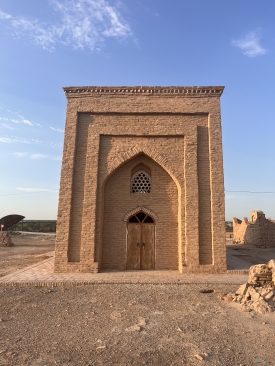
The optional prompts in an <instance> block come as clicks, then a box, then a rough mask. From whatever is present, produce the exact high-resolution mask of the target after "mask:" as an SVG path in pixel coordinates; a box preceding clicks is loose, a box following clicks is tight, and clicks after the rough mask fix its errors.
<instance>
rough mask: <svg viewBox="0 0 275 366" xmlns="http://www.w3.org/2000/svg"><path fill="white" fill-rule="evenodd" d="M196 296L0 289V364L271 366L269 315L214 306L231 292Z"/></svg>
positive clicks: (156, 288)
mask: <svg viewBox="0 0 275 366" xmlns="http://www.w3.org/2000/svg"><path fill="white" fill-rule="evenodd" d="M204 288H205V286H202V285H191V284H190V285H176V284H175V285H171V284H170V285H149V284H147V285H138V284H132V285H121V284H120V285H102V284H101V285H100V284H99V285H92V286H83V287H72V288H70V287H69V288H68V287H65V288H54V289H50V290H49V289H46V288H21V289H20V288H1V289H0V299H1V300H0V304H1V305H0V318H1V320H2V321H1V322H0V364H1V365H8V366H12V365H28V366H40V365H41V366H42V365H43V366H51V365H64V366H65V365H119V366H120V365H121V366H122V365H125V366H126V365H127V366H128V365H163V366H164V365H167V366H168V365H169V366H170V365H189V366H191V365H192V366H193V365H213V366H214V365H222V366H235V365H238V366H239V365H243V366H248V365H255V364H257V365H275V359H274V344H275V321H274V315H273V314H271V315H265V316H263V315H256V314H253V313H251V312H250V313H245V312H242V311H241V310H240V309H239V308H238V305H237V304H234V303H228V302H224V301H221V300H219V299H218V295H219V294H223V293H227V292H229V291H231V290H234V286H232V285H231V286H230V285H215V286H211V287H208V288H211V289H213V290H214V291H215V292H213V293H210V294H207V293H201V292H200V290H202V289H204ZM196 355H199V357H202V358H203V359H204V360H202V361H201V360H199V359H198V358H197V357H198V356H196Z"/></svg>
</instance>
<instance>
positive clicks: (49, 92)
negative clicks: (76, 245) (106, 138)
mask: <svg viewBox="0 0 275 366" xmlns="http://www.w3.org/2000/svg"><path fill="white" fill-rule="evenodd" d="M274 19H275V2H274V0H265V1H262V0H170V1H167V0H122V1H113V0H20V1H18V0H1V4H0V42H1V56H0V149H1V163H2V164H1V165H2V166H1V179H0V217H2V216H4V215H7V214H12V213H17V214H22V215H24V216H26V218H27V219H55V218H56V215H57V202H58V189H59V179H60V167H61V157H62V145H63V132H64V131H63V130H64V124H65V112H66V99H65V96H64V94H63V91H62V87H63V86H81V85H107V86H111V85H163V86H164V85H183V86H185V85H186V86H193V85H198V86H203V85H206V86H208V85H224V86H225V90H224V93H223V95H222V97H221V108H222V128H223V153H224V173H225V189H226V192H225V194H226V219H227V220H231V219H232V217H233V216H237V217H239V218H242V217H243V216H248V215H249V212H250V211H251V210H253V209H261V210H263V211H264V212H265V213H266V216H267V217H272V218H274V219H275V159H274V156H275V143H274V141H275V139H274V136H275V123H274V122H275V88H274V85H275V77H274V75H275V73H274V66H275V22H274ZM235 191H241V192H235ZM243 191H250V192H273V193H249V192H243Z"/></svg>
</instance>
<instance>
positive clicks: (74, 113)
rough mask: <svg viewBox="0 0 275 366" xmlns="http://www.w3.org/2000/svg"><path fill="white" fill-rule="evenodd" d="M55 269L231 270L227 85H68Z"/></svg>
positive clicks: (81, 270) (70, 270) (75, 270)
mask: <svg viewBox="0 0 275 366" xmlns="http://www.w3.org/2000/svg"><path fill="white" fill-rule="evenodd" d="M64 91H65V94H66V97H67V100H68V104H67V117H66V128H65V141H64V151H63V161H62V171H61V183H60V195H59V209H58V220H57V234H56V254H55V271H56V272H98V271H100V270H104V269H116V270H125V269H137V270H138V269H141V270H142V269H158V270H160V269H163V270H165V269H173V270H174V269H178V270H179V271H180V272H182V273H184V272H195V271H199V272H209V273H214V272H224V271H225V270H226V256H225V225H224V184H223V161H222V139H221V118H220V96H221V94H222V92H223V87H66V88H64Z"/></svg>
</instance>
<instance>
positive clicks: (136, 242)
mask: <svg viewBox="0 0 275 366" xmlns="http://www.w3.org/2000/svg"><path fill="white" fill-rule="evenodd" d="M140 239H141V226H140V224H128V235H127V263H126V268H127V269H140Z"/></svg>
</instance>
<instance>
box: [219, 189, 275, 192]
mask: <svg viewBox="0 0 275 366" xmlns="http://www.w3.org/2000/svg"><path fill="white" fill-rule="evenodd" d="M225 192H240V193H275V192H255V191H228V190H227V189H225Z"/></svg>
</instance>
